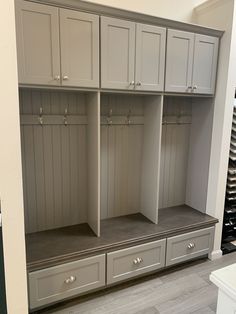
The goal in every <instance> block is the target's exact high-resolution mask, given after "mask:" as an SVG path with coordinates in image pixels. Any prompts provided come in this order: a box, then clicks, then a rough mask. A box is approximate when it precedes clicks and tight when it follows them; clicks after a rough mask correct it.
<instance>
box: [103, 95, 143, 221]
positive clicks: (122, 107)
mask: <svg viewBox="0 0 236 314" xmlns="http://www.w3.org/2000/svg"><path fill="white" fill-rule="evenodd" d="M110 109H112V115H114V116H115V115H122V116H124V123H125V117H126V116H127V115H128V114H129V112H130V114H131V120H132V114H133V115H137V116H139V115H140V116H143V112H144V109H143V98H142V97H137V96H128V95H103V96H102V102H101V114H102V115H108V113H109V111H110ZM111 119H112V116H111ZM142 150H143V125H130V126H128V125H125V124H124V125H111V126H106V125H103V126H101V218H102V219H105V218H110V217H116V216H121V215H127V214H131V213H136V212H139V211H140V192H141V182H140V180H141V162H142V153H143V151H142Z"/></svg>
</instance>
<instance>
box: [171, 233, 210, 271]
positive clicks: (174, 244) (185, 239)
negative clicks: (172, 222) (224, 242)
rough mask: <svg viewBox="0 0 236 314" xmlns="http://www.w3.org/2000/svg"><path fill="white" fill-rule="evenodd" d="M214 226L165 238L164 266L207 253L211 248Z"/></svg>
mask: <svg viewBox="0 0 236 314" xmlns="http://www.w3.org/2000/svg"><path fill="white" fill-rule="evenodd" d="M213 235H214V227H212V228H207V229H202V230H199V231H194V232H190V233H185V234H182V235H179V236H176V237H172V238H168V239H167V249H166V266H170V265H174V264H177V263H180V262H184V261H187V260H190V259H193V258H195V257H198V256H202V255H205V254H208V253H209V252H211V250H212V245H213Z"/></svg>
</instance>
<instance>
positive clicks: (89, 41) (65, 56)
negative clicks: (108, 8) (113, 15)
mask: <svg viewBox="0 0 236 314" xmlns="http://www.w3.org/2000/svg"><path fill="white" fill-rule="evenodd" d="M60 36H61V37H60V39H61V75H62V85H67V86H81V87H98V86H99V17H98V16H96V15H94V14H88V13H81V12H78V11H72V10H66V9H60Z"/></svg>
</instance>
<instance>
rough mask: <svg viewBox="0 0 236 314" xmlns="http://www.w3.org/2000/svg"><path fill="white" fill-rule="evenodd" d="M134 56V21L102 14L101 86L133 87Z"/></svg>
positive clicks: (128, 88) (129, 88)
mask: <svg viewBox="0 0 236 314" xmlns="http://www.w3.org/2000/svg"><path fill="white" fill-rule="evenodd" d="M134 58H135V23H133V22H129V21H126V20H119V19H114V18H109V17H104V16H102V17H101V87H102V88H114V89H127V90H132V89H134V87H135V86H134ZM132 82H133V84H131V83H132Z"/></svg>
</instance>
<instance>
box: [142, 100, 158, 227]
mask: <svg viewBox="0 0 236 314" xmlns="http://www.w3.org/2000/svg"><path fill="white" fill-rule="evenodd" d="M162 109H163V98H162V97H161V96H150V97H145V107H144V144H143V156H142V157H143V159H142V176H141V213H142V214H143V215H144V216H146V217H147V218H148V219H150V220H151V221H152V222H154V223H157V222H158V202H159V176H160V159H161V158H160V157H161V117H162Z"/></svg>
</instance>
